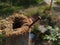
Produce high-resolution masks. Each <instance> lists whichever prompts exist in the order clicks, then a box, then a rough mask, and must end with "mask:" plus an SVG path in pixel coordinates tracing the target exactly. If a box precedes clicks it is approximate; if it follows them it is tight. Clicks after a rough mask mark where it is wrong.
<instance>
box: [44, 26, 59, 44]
mask: <svg viewBox="0 0 60 45" xmlns="http://www.w3.org/2000/svg"><path fill="white" fill-rule="evenodd" d="M47 30H49V31H50V35H45V36H44V39H47V40H51V41H52V42H54V43H55V41H56V43H57V44H59V43H60V41H59V40H60V33H59V32H58V30H59V28H58V27H54V28H53V27H51V26H48V27H47ZM58 42H59V43H58Z"/></svg>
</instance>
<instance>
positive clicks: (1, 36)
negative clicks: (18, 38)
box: [0, 34, 5, 45]
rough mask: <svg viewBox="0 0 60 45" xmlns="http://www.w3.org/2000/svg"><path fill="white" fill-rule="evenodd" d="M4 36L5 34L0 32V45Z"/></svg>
mask: <svg viewBox="0 0 60 45" xmlns="http://www.w3.org/2000/svg"><path fill="white" fill-rule="evenodd" d="M4 38H5V36H4V35H3V34H0V45H2V43H3V39H4Z"/></svg>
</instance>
